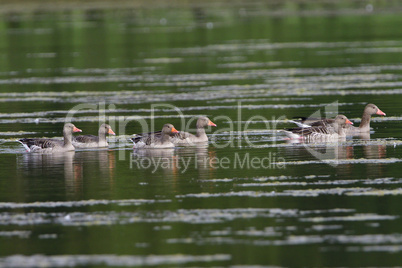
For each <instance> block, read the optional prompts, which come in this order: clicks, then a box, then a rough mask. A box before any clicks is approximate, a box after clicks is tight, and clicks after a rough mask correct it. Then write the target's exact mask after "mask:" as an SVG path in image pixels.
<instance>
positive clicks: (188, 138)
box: [172, 116, 216, 145]
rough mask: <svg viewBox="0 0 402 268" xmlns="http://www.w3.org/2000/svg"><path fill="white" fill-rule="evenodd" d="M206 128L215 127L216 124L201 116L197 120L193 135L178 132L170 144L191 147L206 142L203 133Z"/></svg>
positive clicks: (205, 136)
mask: <svg viewBox="0 0 402 268" xmlns="http://www.w3.org/2000/svg"><path fill="white" fill-rule="evenodd" d="M207 126H213V127H216V124H215V123H213V122H212V121H211V120H209V118H208V117H205V116H201V117H200V118H198V120H197V124H196V127H197V131H196V133H195V135H194V134H191V133H188V132H184V131H179V132H178V133H176V134H175V135H173V136H172V143H174V144H175V145H191V144H194V143H200V142H207V141H208V136H207V134H206V133H205V127H207Z"/></svg>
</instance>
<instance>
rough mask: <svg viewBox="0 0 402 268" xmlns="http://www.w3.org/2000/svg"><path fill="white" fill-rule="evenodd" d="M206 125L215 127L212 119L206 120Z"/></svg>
mask: <svg viewBox="0 0 402 268" xmlns="http://www.w3.org/2000/svg"><path fill="white" fill-rule="evenodd" d="M208 126H212V127H216V124H215V123H213V122H212V121H209V122H208Z"/></svg>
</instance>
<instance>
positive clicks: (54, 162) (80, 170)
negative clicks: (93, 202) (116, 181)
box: [17, 150, 116, 199]
mask: <svg viewBox="0 0 402 268" xmlns="http://www.w3.org/2000/svg"><path fill="white" fill-rule="evenodd" d="M17 166H18V169H19V170H20V171H22V172H23V173H24V176H28V177H38V178H41V179H43V180H48V179H49V178H55V179H64V182H65V184H64V188H65V192H66V193H67V196H68V197H69V198H72V199H74V198H82V196H83V188H84V179H85V180H89V179H91V177H94V176H97V173H98V172H97V170H99V173H100V176H99V177H101V178H103V179H106V180H107V183H112V184H113V178H114V169H115V166H116V161H115V152H114V151H109V150H99V151H78V152H75V151H71V152H63V153H52V154H40V153H29V154H28V153H26V154H22V155H20V156H19V157H18V158H17Z"/></svg>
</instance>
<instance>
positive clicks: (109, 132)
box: [107, 128, 116, 135]
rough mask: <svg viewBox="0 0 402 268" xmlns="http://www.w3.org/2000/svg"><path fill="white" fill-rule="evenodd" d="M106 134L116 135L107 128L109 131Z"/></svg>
mask: <svg viewBox="0 0 402 268" xmlns="http://www.w3.org/2000/svg"><path fill="white" fill-rule="evenodd" d="M107 133H108V134H110V135H116V133H114V132H113V130H112V129H111V128H109V131H108V132H107Z"/></svg>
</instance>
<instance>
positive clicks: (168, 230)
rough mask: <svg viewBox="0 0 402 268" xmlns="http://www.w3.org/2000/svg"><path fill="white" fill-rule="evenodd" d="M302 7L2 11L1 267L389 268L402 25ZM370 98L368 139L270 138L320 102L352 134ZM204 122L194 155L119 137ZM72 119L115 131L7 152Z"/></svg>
mask: <svg viewBox="0 0 402 268" xmlns="http://www.w3.org/2000/svg"><path fill="white" fill-rule="evenodd" d="M278 8H279V10H282V8H283V7H281V6H279V7H278ZM306 8H307V9H306V10H305V12H304V11H303V10H298V11H297V12H296V11H295V10H293V9H290V11H289V12H284V13H272V10H270V9H266V7H265V9H264V8H262V9H259V8H256V6H248V5H245V7H239V6H234V7H231V8H219V7H216V8H211V7H210V8H205V7H203V6H201V7H200V8H187V7H186V8H177V9H176V10H168V12H166V10H160V9H155V10H154V9H135V10H131V9H128V10H125V11H121V10H120V11H116V10H103V9H99V10H97V9H94V10H87V11H85V10H84V11H81V10H70V11H57V12H47V11H42V12H35V13H15V14H14V15H12V14H3V15H2V16H1V21H0V25H1V27H0V66H1V67H0V68H1V71H0V102H1V103H2V105H1V107H0V143H1V146H0V159H1V161H0V165H1V170H2V173H1V175H0V266H3V267H38V266H48V267H67V266H88V267H89V266H91V267H98V266H99V267H104V266H167V267H172V266H198V267H204V266H205V267H207V266H213V267H226V266H235V267H243V266H244V267H245V266H247V267H249V266H259V267H296V266H305V267H312V266H314V267H355V266H356V267H362V266H371V267H397V266H400V260H401V249H402V235H401V229H400V226H401V223H402V222H401V209H400V203H401V194H402V190H401V189H402V188H401V185H402V178H401V173H400V170H401V168H402V163H401V162H402V158H401V155H402V149H401V148H402V147H401V144H402V136H401V133H402V132H401V127H400V123H401V120H402V117H401V114H400V112H399V110H400V109H399V107H400V101H401V94H402V87H401V85H402V79H401V77H402V76H401V75H402V65H401V62H402V56H401V55H402V53H401V52H402V41H401V39H400V35H398V33H399V28H400V27H399V25H400V23H401V19H400V14H398V13H397V12H396V13H395V12H394V11H392V7H388V8H386V7H383V9H382V12H381V11H379V10H378V9H377V10H376V9H375V6H374V11H373V10H371V9H370V6H368V7H367V6H365V7H363V10H364V12H361V9H360V7H356V9H353V8H350V7H347V8H346V9H342V8H341V9H336V10H337V12H335V13H333V14H332V13H328V12H326V10H327V9H325V10H324V11H323V12H318V13H317V12H316V13H315V12H312V11H311V10H310V9H309V7H306ZM337 8H339V7H337ZM284 10H285V11H286V9H284ZM302 11H303V12H302ZM352 11H354V12H352ZM298 12H299V13H298ZM311 12H312V13H311ZM367 103H375V104H376V105H378V107H380V109H381V110H382V111H384V112H385V113H386V114H387V116H386V117H379V116H374V117H373V118H372V123H371V126H372V128H373V131H372V132H371V134H370V135H368V136H367V135H366V136H362V137H349V138H348V139H346V140H345V141H342V142H340V143H314V144H308V145H306V144H303V143H290V142H288V141H286V140H284V137H283V135H282V134H281V133H278V132H277V130H278V129H282V128H285V127H290V126H292V124H291V123H290V122H288V119H292V118H293V117H294V116H308V115H311V114H314V113H316V112H317V111H318V112H321V113H323V114H324V112H325V111H326V109H327V110H328V114H327V115H328V116H335V114H336V113H343V114H345V115H346V116H347V117H348V118H349V119H351V120H352V121H353V122H355V124H356V125H358V124H359V122H360V118H361V114H362V111H363V108H364V106H365V105H366V104H367ZM328 104H332V105H328ZM334 107H335V108H336V109H335V108H334ZM73 110H74V112H72V111H73ZM200 115H206V116H208V117H209V118H210V119H211V120H212V121H214V122H215V123H216V124H217V125H218V127H217V128H209V129H208V131H207V133H208V135H209V137H210V142H209V144H207V145H206V146H198V147H179V148H173V149H164V150H133V149H132V144H130V142H129V141H128V139H129V137H131V135H132V134H134V133H140V132H143V131H149V130H151V129H155V130H159V129H160V128H161V127H162V125H163V124H164V123H167V122H169V123H172V124H174V125H175V127H176V128H177V129H181V130H184V129H187V130H189V131H194V128H195V127H194V125H195V120H196V118H197V117H198V116H200ZM66 118H71V119H72V122H73V123H74V124H75V125H76V126H77V127H79V128H81V129H83V131H84V133H83V134H96V133H97V129H98V126H99V122H103V121H107V122H109V123H110V124H111V125H112V128H113V130H114V131H115V132H116V134H117V135H116V136H115V137H110V138H109V141H110V148H109V149H102V150H77V151H75V152H69V153H63V154H53V155H41V154H28V153H26V152H25V151H24V149H23V147H22V146H21V145H20V144H18V143H17V142H15V141H16V140H17V139H19V138H23V137H56V138H61V137H62V126H63V124H64V122H65V120H66ZM312 151H313V152H315V154H314V153H313V154H312V153H311V152H312ZM290 256H291V257H290Z"/></svg>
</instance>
